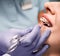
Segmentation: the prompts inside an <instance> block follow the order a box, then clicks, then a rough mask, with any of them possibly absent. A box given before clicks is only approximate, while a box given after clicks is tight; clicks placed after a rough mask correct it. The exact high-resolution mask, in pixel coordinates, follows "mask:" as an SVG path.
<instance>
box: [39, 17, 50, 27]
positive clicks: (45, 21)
mask: <svg viewBox="0 0 60 56" xmlns="http://www.w3.org/2000/svg"><path fill="white" fill-rule="evenodd" d="M40 21H41V22H43V23H44V24H47V26H50V23H49V22H48V20H46V19H45V18H44V17H41V18H40Z"/></svg>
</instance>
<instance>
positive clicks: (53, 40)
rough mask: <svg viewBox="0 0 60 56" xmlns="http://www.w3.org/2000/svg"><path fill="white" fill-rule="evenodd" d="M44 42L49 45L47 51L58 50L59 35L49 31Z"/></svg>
mask: <svg viewBox="0 0 60 56" xmlns="http://www.w3.org/2000/svg"><path fill="white" fill-rule="evenodd" d="M46 43H47V44H49V45H50V49H49V50H48V51H52V52H58V51H60V37H58V35H57V34H55V33H51V35H50V37H49V38H48V39H47V41H46Z"/></svg>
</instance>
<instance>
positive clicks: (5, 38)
mask: <svg viewBox="0 0 60 56" xmlns="http://www.w3.org/2000/svg"><path fill="white" fill-rule="evenodd" d="M31 31H32V28H28V29H25V30H20V29H9V30H7V31H3V32H0V55H2V54H3V53H6V52H7V50H8V48H9V47H10V40H11V39H12V38H13V36H15V35H20V36H23V35H25V34H27V33H29V32H31Z"/></svg>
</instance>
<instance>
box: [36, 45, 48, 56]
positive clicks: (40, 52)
mask: <svg viewBox="0 0 60 56" xmlns="http://www.w3.org/2000/svg"><path fill="white" fill-rule="evenodd" d="M48 48H49V46H48V45H45V46H44V47H43V48H42V49H41V50H40V51H39V52H38V53H37V54H36V56H40V55H43V54H44V53H45V52H46V51H47V49H48Z"/></svg>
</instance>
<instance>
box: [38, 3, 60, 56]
mask: <svg viewBox="0 0 60 56" xmlns="http://www.w3.org/2000/svg"><path fill="white" fill-rule="evenodd" d="M45 9H46V12H45V13H44V12H43V11H41V12H39V15H38V23H39V25H40V26H41V32H42V33H43V32H44V31H45V30H46V29H50V30H51V35H50V36H49V38H48V39H47V41H46V44H49V45H50V48H49V49H48V50H47V51H46V52H45V53H44V55H43V56H60V2H47V3H45ZM43 15H45V16H46V17H47V18H48V19H49V21H50V22H51V24H52V26H51V27H47V26H45V25H43V23H42V22H41V21H40V18H41V17H42V16H43ZM42 33H41V34H42Z"/></svg>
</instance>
